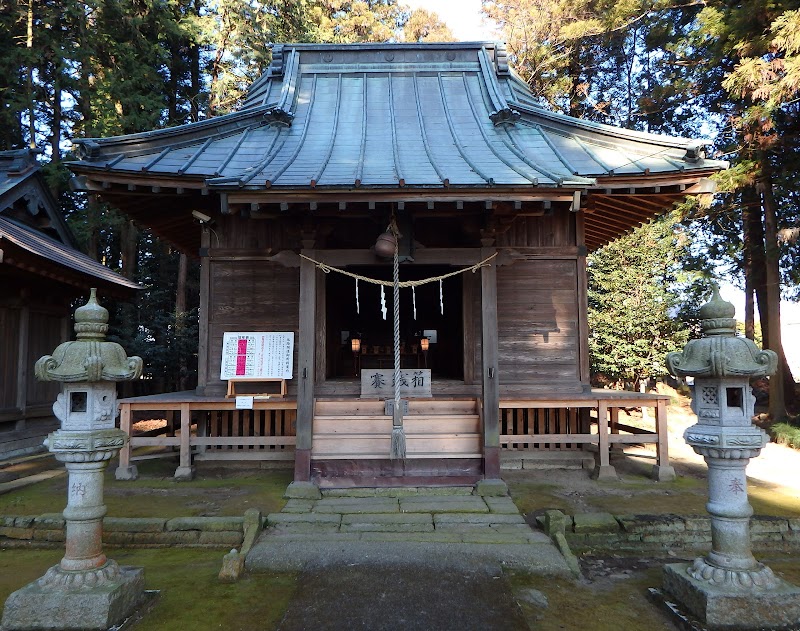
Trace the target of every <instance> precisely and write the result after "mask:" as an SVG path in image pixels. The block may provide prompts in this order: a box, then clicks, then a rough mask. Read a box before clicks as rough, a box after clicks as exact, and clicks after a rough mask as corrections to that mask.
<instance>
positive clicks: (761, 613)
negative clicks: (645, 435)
mask: <svg viewBox="0 0 800 631" xmlns="http://www.w3.org/2000/svg"><path fill="white" fill-rule="evenodd" d="M691 567H692V565H691V564H690V563H673V564H670V565H666V566H665V567H664V577H663V586H664V591H665V592H666V595H667V596H669V597H671V598H674V599H675V600H677V601H678V602H679V603H680V604H681V606H683V607H685V608H686V609H687V610H688V611H689V612H690V613H691V614H692V615H694V616H695V617H697V618H698V620H699V621H700V622H701V623H703V625H704V626H705V627H706V628H707V629H709V630H711V631H722V630H728V629H729V630H731V631H732V630H734V629H759V630H764V631H766V630H773V629H775V630H777V629H798V628H800V587H797V586H795V585H792V584H791V583H787V582H786V581H784V580H781V579H780V578H777V577H774V578H773V579H772V580H773V582H774V584H773V586H772V587H770V588H768V589H760V588H755V587H750V588H747V589H745V588H740V589H737V588H732V587H729V586H723V585H715V584H713V583H710V582H708V581H704V580H698V579H696V578H693V577H692V576H690V575H689V574H688V570H689V569H690V568H691Z"/></svg>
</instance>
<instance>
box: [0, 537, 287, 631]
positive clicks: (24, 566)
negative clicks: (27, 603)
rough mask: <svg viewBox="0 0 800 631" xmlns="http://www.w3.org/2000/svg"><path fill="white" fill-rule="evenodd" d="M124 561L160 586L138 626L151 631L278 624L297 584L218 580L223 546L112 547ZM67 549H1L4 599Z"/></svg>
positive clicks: (264, 578) (283, 578)
mask: <svg viewBox="0 0 800 631" xmlns="http://www.w3.org/2000/svg"><path fill="white" fill-rule="evenodd" d="M107 552H108V553H109V556H110V557H111V558H113V559H114V560H116V561H117V562H119V563H120V564H122V565H134V566H138V567H143V568H144V570H145V580H146V586H147V589H157V590H160V595H159V598H158V601H157V602H156V604H155V606H154V607H153V609H152V610H151V611H150V612H149V613H148V614H147V615H146V617H145V618H144V619H143V620H142V622H140V623H139V624H138V625H137V628H142V629H147V630H148V631H184V630H185V629H193V631H206V630H208V631H210V630H212V629H226V630H228V631H238V630H241V631H256V630H258V631H261V630H268V629H274V628H276V627H277V625H278V622H280V620H281V618H282V617H283V615H284V613H285V611H286V608H287V606H288V604H289V600H290V598H291V597H292V594H293V593H294V591H295V588H296V575H295V574H291V573H285V574H258V575H254V576H246V577H245V578H244V579H242V580H241V581H239V582H237V583H233V584H226V583H220V582H219V581H218V580H217V573H218V572H219V568H220V566H221V564H222V555H223V554H224V551H222V550H212V551H209V550H186V549H177V548H162V549H158V550H134V551H124V550H114V549H111V550H108V551H107ZM62 554H63V552H57V551H53V550H47V551H41V550H3V551H2V554H0V602H5V599H6V598H7V597H8V595H9V594H10V593H11V592H12V591H14V590H16V589H19V588H20V587H22V586H23V585H25V584H27V583H28V582H30V581H32V580H34V579H35V578H38V577H39V576H41V575H42V574H44V572H45V570H46V569H47V568H48V567H49V566H51V565H53V564H54V563H57V562H58V560H59V558H60V557H61V556H62Z"/></svg>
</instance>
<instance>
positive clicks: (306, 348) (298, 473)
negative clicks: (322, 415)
mask: <svg viewBox="0 0 800 631" xmlns="http://www.w3.org/2000/svg"><path fill="white" fill-rule="evenodd" d="M303 254H305V255H306V256H308V257H311V258H315V254H316V252H315V251H314V250H303ZM316 285H317V268H316V266H315V265H314V264H313V263H312V262H311V261H308V260H306V259H301V261H300V327H299V328H300V334H299V336H298V337H299V338H300V339H299V340H298V344H297V379H298V385H297V438H296V440H297V442H296V444H295V454H294V481H295V482H308V481H309V480H310V479H311V433H312V423H313V418H314V378H315V371H314V367H315V362H314V358H315V354H316V348H315V346H316V341H317V331H316V319H317V318H316V312H317V309H316V306H317V287H316Z"/></svg>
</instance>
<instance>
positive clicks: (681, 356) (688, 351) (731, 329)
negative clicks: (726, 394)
mask: <svg viewBox="0 0 800 631" xmlns="http://www.w3.org/2000/svg"><path fill="white" fill-rule="evenodd" d="M712 288H713V295H712V297H711V300H710V301H709V302H708V303H707V304H705V305H703V306H702V307H701V308H700V317H701V321H700V326H701V327H702V329H703V337H701V338H699V339H696V340H689V342H688V343H687V344H686V346H685V347H684V349H683V352H678V353H669V354H668V355H667V369H668V370H669V372H670V373H671V374H673V375H675V376H676V377H706V378H723V377H743V378H750V377H765V376H769V375H774V374H775V371H776V370H777V368H778V356H777V355H776V354H775V352H774V351H770V350H764V351H762V350H760V349H759V348H758V347H757V346H756V345H755V343H754V342H753V341H752V340H749V339H747V338H746V337H739V336H737V335H736V319H735V318H734V315H735V313H736V311H735V308H734V306H733V305H732V304H731V303H729V302H727V301H725V300H723V299H722V298H721V297H720V295H719V287H717V285H716V284H715V285H713V286H712Z"/></svg>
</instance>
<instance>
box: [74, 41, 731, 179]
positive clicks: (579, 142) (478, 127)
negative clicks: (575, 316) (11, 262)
mask: <svg viewBox="0 0 800 631" xmlns="http://www.w3.org/2000/svg"><path fill="white" fill-rule="evenodd" d="M75 143H76V144H77V145H79V146H80V150H81V155H82V159H81V160H80V161H79V162H76V163H72V166H73V167H74V168H76V169H77V170H79V171H87V170H94V169H102V170H105V171H112V172H115V173H129V174H139V176H142V175H144V174H147V175H150V176H155V177H159V176H164V177H167V176H169V177H173V178H174V177H175V176H179V177H181V178H183V179H186V180H201V181H202V182H203V183H204V185H206V186H208V187H211V188H216V189H220V190H230V189H246V190H247V189H250V190H253V189H256V190H263V189H264V188H281V189H308V188H349V189H352V188H354V187H376V188H381V189H386V188H388V187H394V186H401V187H402V186H408V187H413V188H441V187H450V188H452V187H465V188H466V187H478V188H486V187H489V186H501V187H502V186H507V187H515V188H519V187H535V186H544V187H548V188H551V187H568V188H591V187H592V186H593V185H595V183H596V178H606V177H607V176H624V177H625V178H626V179H627V178H631V177H633V178H635V177H636V176H641V175H650V174H654V175H657V174H669V173H675V172H681V171H692V170H698V171H705V172H708V171H710V170H716V169H721V168H725V166H726V164H725V163H724V162H719V161H714V160H708V159H705V158H704V155H703V143H702V142H700V141H694V140H690V139H684V138H671V137H665V136H657V135H653V134H645V133H639V132H632V131H628V130H622V129H618V128H614V127H611V126H608V125H601V124H598V123H592V122H588V121H583V120H578V119H574V118H570V117H568V116H563V115H559V114H554V113H553V112H549V111H547V110H545V109H543V108H541V107H539V106H538V105H537V104H536V99H535V97H534V95H533V94H532V93H531V92H530V91H529V90H528V88H527V86H526V85H525V84H524V82H522V81H521V80H520V79H519V78H518V77H516V76H515V75H514V74H513V72H512V71H510V69H509V67H508V63H507V59H506V56H505V50H504V48H503V47H502V46H500V45H497V44H490V43H456V44H360V45H322V44H287V45H284V46H275V48H274V49H273V62H272V65H271V67H270V69H269V71H268V72H267V73H265V74H264V75H263V76H262V77H261V78H260V79H258V80H257V81H256V82H255V83H254V84H253V85H252V86H251V88H250V90H249V92H248V95H247V98H246V100H245V102H244V105H243V107H242V109H241V110H240V111H238V112H236V113H234V114H229V115H226V116H220V117H217V118H213V119H208V120H205V121H201V122H198V123H192V124H187V125H183V126H181V127H176V128H170V129H164V130H157V131H152V132H146V133H143V134H133V135H129V136H120V137H114V138H104V139H85V140H76V141H75Z"/></svg>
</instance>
